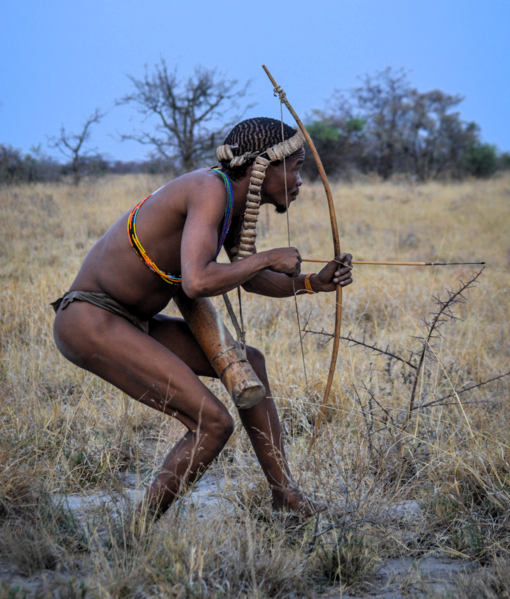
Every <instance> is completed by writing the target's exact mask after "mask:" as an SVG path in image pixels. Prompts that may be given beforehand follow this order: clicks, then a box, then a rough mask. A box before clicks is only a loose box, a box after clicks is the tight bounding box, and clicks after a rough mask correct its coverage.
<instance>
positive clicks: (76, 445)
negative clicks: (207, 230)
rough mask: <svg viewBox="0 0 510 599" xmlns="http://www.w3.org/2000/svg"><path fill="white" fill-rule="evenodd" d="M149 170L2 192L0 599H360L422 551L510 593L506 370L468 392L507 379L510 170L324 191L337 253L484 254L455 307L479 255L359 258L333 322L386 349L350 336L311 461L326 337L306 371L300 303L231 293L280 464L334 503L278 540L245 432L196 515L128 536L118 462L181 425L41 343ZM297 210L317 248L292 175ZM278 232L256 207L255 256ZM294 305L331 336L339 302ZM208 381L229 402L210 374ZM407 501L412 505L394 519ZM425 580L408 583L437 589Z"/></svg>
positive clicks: (308, 353)
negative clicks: (210, 505)
mask: <svg viewBox="0 0 510 599" xmlns="http://www.w3.org/2000/svg"><path fill="white" fill-rule="evenodd" d="M162 183H163V181H162V180H160V179H158V178H155V177H153V178H151V177H147V176H131V175H126V176H116V177H106V178H103V179H101V180H98V181H90V182H88V183H83V184H82V185H81V186H80V187H78V188H74V187H72V186H70V185H66V184H51V185H49V184H48V185H42V184H41V185H34V186H25V187H8V188H3V189H1V190H0V214H1V218H0V223H1V225H0V226H1V237H0V238H1V240H2V242H1V245H0V252H1V257H2V261H1V266H0V273H1V291H0V293H1V300H0V309H1V320H0V336H1V352H2V353H1V362H0V415H1V421H0V423H1V424H0V426H1V429H0V577H1V582H0V597H1V598H7V597H8V598H11V599H14V598H15V597H23V596H24V595H25V594H28V595H30V596H37V597H50V596H58V597H76V598H78V597H80V598H83V597H179V598H180V597H197V598H202V597H260V598H263V597H312V596H317V595H319V594H321V593H326V594H327V596H335V597H337V596H341V594H342V593H348V594H357V595H358V596H360V595H363V594H364V593H371V592H372V590H373V580H375V577H376V576H377V572H378V569H379V568H380V567H381V565H382V564H384V562H385V560H387V559H389V558H396V557H412V558H413V559H417V560H418V559H420V558H421V557H423V556H426V555H433V556H436V557H437V558H440V559H448V560H450V561H452V560H453V561H455V562H458V563H462V564H466V565H468V566H469V567H471V568H474V567H477V568H479V569H478V570H477V573H476V574H465V575H463V576H461V577H460V579H459V580H458V581H457V583H456V584H457V586H456V587H455V588H454V589H453V590H452V591H451V593H452V595H451V596H457V597H508V596H510V574H509V569H510V566H509V565H508V564H510V528H509V527H510V518H509V512H508V510H509V508H510V430H509V426H508V424H509V420H510V411H509V401H510V394H509V390H510V377H508V378H500V379H497V380H494V381H493V382H491V383H489V384H487V385H483V386H479V387H475V388H473V389H471V390H466V389H468V388H469V387H472V386H474V385H477V384H478V383H480V382H483V381H485V380H487V379H490V378H493V377H496V376H498V375H500V374H503V373H506V372H507V371H508V370H509V363H510V360H509V357H510V344H509V334H510V318H509V308H510V237H509V234H508V233H509V223H510V178H496V179H493V180H489V181H476V182H465V183H457V184H448V185H447V184H436V183H429V184H424V185H412V184H409V183H401V184H399V183H391V184H390V183H384V184H382V183H378V182H373V183H356V184H350V185H336V186H334V190H333V191H334V197H335V202H336V206H337V210H338V217H339V221H340V222H341V239H342V249H344V250H345V251H349V252H352V253H353V254H354V256H355V258H356V259H368V260H369V259H372V260H378V259H379V260H384V259H386V260H420V261H422V260H426V261H428V260H453V261H464V260H468V261H471V260H485V261H486V262H487V264H488V267H487V268H486V269H485V270H484V271H483V273H482V274H481V275H480V276H479V278H478V279H477V280H476V283H475V284H473V285H471V286H469V287H468V289H467V290H466V291H465V293H464V296H465V298H466V299H467V300H469V301H466V302H462V301H461V302H460V303H455V298H453V300H452V301H453V303H451V304H448V305H446V306H445V305H444V304H439V305H438V304H437V302H435V300H434V296H436V297H437V296H439V297H440V298H442V299H443V300H447V299H448V297H449V296H448V295H447V291H446V290H447V289H450V290H454V291H455V290H457V289H459V288H460V287H461V283H460V282H459V278H460V279H461V280H462V281H464V282H465V283H466V282H468V281H469V280H470V278H472V277H473V276H474V275H475V274H476V273H477V272H478V269H477V268H476V267H442V268H441V267H422V268H414V267H400V268H397V267H370V266H359V267H357V268H356V269H355V283H354V284H353V285H352V286H351V287H349V288H348V289H346V290H345V291H344V309H343V326H342V334H343V335H344V336H345V337H347V336H352V337H353V338H355V339H357V340H359V341H362V342H363V343H365V344H366V345H369V346H370V345H371V346H375V344H376V345H377V348H380V350H383V351H386V352H388V353H381V352H378V351H376V350H374V349H373V348H372V349H371V348H370V347H366V346H363V345H360V344H356V343H354V342H348V341H343V342H342V345H341V353H340V359H339V363H338V366H337V371H336V378H335V382H334V385H333V390H332V394H331V399H330V403H329V407H328V410H327V413H326V418H325V421H324V423H323V426H322V428H321V432H320V436H319V438H318V440H317V443H316V445H315V446H314V448H313V450H312V451H311V452H310V453H308V451H307V447H308V444H309V442H310V439H311V435H312V432H313V423H314V420H315V418H316V416H317V414H318V406H319V404H320V401H321V398H322V392H323V389H324V385H325V381H326V377H327V371H328V367H329V358H330V344H328V343H326V342H327V341H328V337H327V336H326V335H316V334H307V335H306V336H305V339H304V342H303V346H304V353H305V361H306V369H307V375H308V384H306V382H305V377H304V374H303V367H302V362H301V354H300V348H299V334H298V329H297V325H296V316H295V310H294V301H293V299H287V300H273V299H266V298H262V297H254V296H248V295H247V294H244V295H243V311H244V315H245V320H246V325H247V329H248V341H249V343H251V344H252V345H255V346H257V347H259V348H260V349H262V350H263V351H264V353H265V355H266V358H267V362H268V370H269V376H270V380H271V381H272V385H273V392H274V395H275V399H276V402H277V405H278V407H279V410H280V413H281V417H282V420H283V425H284V429H285V434H286V441H287V445H288V453H289V457H290V461H291V464H292V469H293V472H294V475H295V477H296V479H297V480H298V482H299V484H300V485H301V486H302V487H303V488H304V489H305V490H306V491H307V492H308V493H309V494H310V495H312V496H314V497H316V498H317V499H320V500H322V501H324V502H326V503H327V504H328V507H329V513H328V514H326V515H324V516H321V517H320V518H319V519H316V520H313V521H312V522H310V523H308V524H307V525H305V526H303V527H302V528H299V529H297V530H291V531H289V530H285V529H284V528H283V527H282V526H281V524H280V523H279V522H278V521H277V520H275V519H274V518H273V516H272V514H271V509H270V502H269V493H268V490H267V486H266V484H265V482H264V480H263V476H262V473H261V471H260V468H259V467H258V465H257V463H256V461H255V460H254V457H253V454H252V453H251V451H250V446H249V443H248V441H247V437H246V435H245V434H244V432H243V430H242V429H241V427H240V426H239V424H238V425H237V426H236V430H235V433H234V435H233V437H232V439H231V440H230V441H229V443H228V446H227V447H226V448H225V450H224V451H223V453H222V455H221V457H220V458H219V460H218V461H217V462H216V463H215V464H214V465H213V466H212V469H211V470H212V474H213V475H214V476H215V477H216V478H217V480H221V481H222V483H221V485H222V491H221V498H220V500H219V501H218V502H217V505H216V507H215V509H214V510H212V512H210V513H209V515H208V521H207V525H205V524H204V519H203V518H200V515H199V511H200V506H199V505H197V504H196V502H194V501H193V500H192V499H191V498H192V497H193V496H192V495H190V494H188V496H187V497H186V498H184V499H183V500H181V501H180V502H179V503H177V504H176V505H175V506H174V507H173V508H172V509H171V510H170V511H169V512H168V513H167V514H166V515H165V517H164V518H163V519H162V520H161V521H159V522H158V523H156V524H152V523H147V525H146V526H144V525H143V523H142V524H140V523H137V524H136V530H135V524H134V522H135V521H134V520H132V508H131V504H130V502H129V501H128V499H127V498H126V495H125V492H124V490H123V489H124V488H125V486H126V482H125V481H126V473H131V474H133V473H135V474H136V477H135V478H137V480H138V481H139V482H140V483H141V484H148V482H149V481H150V479H151V476H152V475H153V472H154V471H155V469H157V468H158V465H159V464H160V463H161V460H162V458H163V455H164V454H165V452H166V451H167V450H168V449H169V447H170V446H171V445H172V444H173V443H174V442H175V440H176V439H177V438H178V437H179V435H180V434H181V433H182V430H181V428H180V425H178V423H176V422H174V421H172V419H170V418H167V417H164V416H162V415H161V414H159V413H157V412H155V411H151V410H150V409H149V408H146V407H144V406H142V405H139V404H138V403H137V402H135V401H133V400H131V399H129V398H127V397H125V396H124V395H123V394H122V393H120V392H119V391H117V390H116V389H114V388H113V387H111V386H110V385H108V384H106V383H104V382H103V381H101V380H99V379H97V378H95V377H94V376H92V375H90V374H89V373H86V372H83V371H81V370H79V369H77V368H75V367H74V366H72V365H71V364H69V363H67V362H66V361H65V360H64V359H63V358H62V356H60V354H59V353H58V351H57V350H56V348H55V346H54V343H53V338H52V323H53V311H52V309H51V307H50V306H49V305H48V304H49V302H50V301H53V300H54V299H56V298H57V297H58V296H59V295H61V294H62V292H64V291H65V290H66V289H67V288H68V286H69V285H70V283H71V282H72V280H73V277H74V275H75V273H76V272H77V270H78V268H79V266H80V264H81V262H82V260H83V258H84V257H85V255H86V253H87V251H88V250H89V249H90V247H91V246H92V245H93V243H94V242H95V241H96V240H97V239H98V238H99V237H100V236H101V235H102V234H103V233H104V232H105V231H106V230H107V228H108V227H109V226H110V225H111V224H112V223H113V222H114V220H116V219H117V218H118V216H119V215H120V214H121V213H123V212H124V211H126V210H127V209H128V208H130V207H132V206H133V205H134V204H135V203H136V202H138V201H139V200H140V198H143V197H145V196H146V195H147V194H148V193H150V192H151V191H153V190H154V189H156V188H158V187H159V186H160V185H161V184H162ZM290 216H291V234H292V243H293V245H296V246H297V247H298V248H299V249H300V251H301V254H302V256H304V257H319V258H320V257H323V258H328V257H330V256H331V252H332V249H331V247H332V243H331V239H330V233H329V216H328V213H327V207H326V202H325V200H324V199H323V192H322V189H321V187H320V186H319V185H315V184H313V185H304V186H303V190H302V194H301V195H300V198H299V201H298V202H297V203H296V204H294V205H293V206H292V208H291V211H290ZM284 245H287V227H286V219H285V216H283V217H282V216H279V215H276V214H275V213H274V212H269V211H265V210H263V214H262V218H261V224H260V237H259V241H258V247H259V250H263V249H268V248H271V247H277V246H284ZM307 266H309V269H310V270H312V269H313V265H307ZM233 296H234V294H232V297H233ZM457 299H458V298H457ZM214 303H215V305H216V306H217V308H218V310H220V311H221V313H222V315H223V317H224V319H225V322H227V324H228V317H227V315H226V313H225V310H224V308H223V306H222V303H221V302H220V301H219V299H218V298H216V299H214ZM298 304H299V309H300V316H301V324H302V327H303V328H306V329H308V330H313V331H317V332H321V331H323V330H324V331H326V332H328V331H331V330H332V329H333V314H334V297H333V294H327V295H326V294H324V295H320V296H319V295H318V296H303V297H299V298H298ZM439 308H443V315H444V316H445V319H443V318H442V317H441V318H440V319H439V321H438V322H437V324H438V325H439V329H438V333H439V334H437V335H435V334H433V335H432V336H431V337H430V339H429V341H428V342H426V343H425V342H423V338H424V337H425V338H426V337H427V334H428V330H429V328H430V326H429V325H427V324H425V323H424V321H427V322H429V323H430V322H432V319H433V315H434V313H437V310H438V309H439ZM450 309H451V311H452V312H453V315H454V316H456V317H457V318H459V319H460V320H453V319H451V318H449V317H448V313H449V310H450ZM168 311H169V313H170V314H176V313H177V312H176V310H175V307H173V306H170V307H169V310H168ZM431 315H432V316H431ZM423 348H425V351H423ZM388 354H392V355H393V357H392V356H391V355H388ZM207 383H208V384H210V385H211V386H212V388H213V389H214V390H215V391H216V392H217V393H218V394H219V396H220V397H221V398H222V399H223V400H224V401H225V403H226V404H227V405H228V406H229V409H231V411H232V413H233V414H234V415H235V410H234V409H233V407H232V404H231V403H230V400H229V399H228V398H227V397H226V394H225V393H224V392H223V391H222V389H221V388H220V386H219V385H218V383H217V382H215V381H212V380H208V381H207ZM463 390H466V391H465V392H463V393H460V392H461V391H463ZM434 402H436V403H434ZM426 404H427V405H426ZM131 478H133V477H131ZM84 493H86V494H90V493H105V494H110V495H112V496H113V497H115V498H116V501H114V502H105V503H103V504H100V505H99V506H96V508H95V509H89V510H88V511H86V512H84V513H81V514H77V513H76V512H73V511H71V510H70V508H69V502H68V501H67V499H66V498H67V497H68V496H69V495H76V494H84ZM190 497H191V498H190ZM411 502H414V503H411ZM409 505H414V506H416V505H418V506H419V508H418V509H417V510H416V509H413V511H412V514H411V517H406V510H405V509H403V506H404V507H405V506H409ZM480 568H482V569H480ZM419 582H420V581H419V580H418V582H416V581H415V583H416V584H414V586H413V584H411V583H410V582H409V581H408V582H407V583H406V584H407V586H406V585H405V584H404V587H405V588H401V591H402V592H404V593H409V594H410V595H413V594H414V593H417V592H418V591H421V592H424V593H425V594H427V592H428V593H429V595H430V594H431V593H432V594H434V593H436V591H434V590H432V591H431V590H430V589H427V588H426V585H424V584H422V586H421V587H420V585H419Z"/></svg>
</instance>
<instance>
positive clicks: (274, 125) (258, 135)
mask: <svg viewBox="0 0 510 599" xmlns="http://www.w3.org/2000/svg"><path fill="white" fill-rule="evenodd" d="M295 134H296V130H295V129H293V128H292V127H290V126H289V125H286V124H285V123H283V139H282V122H281V121H278V120H276V119H270V118H267V117H256V118H252V119H246V120H245V121H241V122H240V123H239V124H237V125H236V126H235V127H234V128H233V129H232V131H231V132H230V133H229V134H228V135H227V137H226V138H225V141H224V142H223V143H224V144H228V145H229V146H230V147H231V148H232V152H233V154H234V156H241V155H242V154H245V153H246V152H250V153H251V152H262V151H263V150H267V149H268V148H271V147H272V146H275V145H276V144H278V143H280V142H281V141H284V140H287V139H290V138H291V137H293V136H294V135H295ZM262 156H264V153H263V154H262ZM254 161H255V157H253V158H250V159H248V160H246V161H245V162H244V163H243V164H241V165H239V166H235V167H233V166H231V165H230V161H229V160H220V164H221V166H222V170H223V172H224V173H225V174H226V175H228V176H229V177H230V179H232V181H239V180H240V179H242V178H243V177H244V176H245V175H246V172H247V171H248V168H249V167H250V166H251V165H252V164H253V162H254ZM279 162H280V161H272V162H271V164H273V165H277V164H278V163H279Z"/></svg>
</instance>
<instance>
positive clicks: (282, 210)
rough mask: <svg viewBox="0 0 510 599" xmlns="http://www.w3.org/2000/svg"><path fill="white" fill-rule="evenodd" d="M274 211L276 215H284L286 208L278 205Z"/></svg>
mask: <svg viewBox="0 0 510 599" xmlns="http://www.w3.org/2000/svg"><path fill="white" fill-rule="evenodd" d="M274 209H275V212H277V213H278V214H285V213H286V212H287V206H280V205H279V204H278V205H277V206H275V208H274Z"/></svg>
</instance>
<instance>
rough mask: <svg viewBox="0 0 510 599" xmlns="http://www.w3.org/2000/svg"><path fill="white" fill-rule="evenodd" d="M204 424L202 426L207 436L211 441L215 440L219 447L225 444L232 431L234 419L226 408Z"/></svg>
mask: <svg viewBox="0 0 510 599" xmlns="http://www.w3.org/2000/svg"><path fill="white" fill-rule="evenodd" d="M204 424H205V426H204V427H203V428H204V429H205V432H206V434H207V436H208V437H209V438H210V440H211V441H213V442H217V444H218V445H219V446H220V447H223V446H224V445H225V443H226V442H227V441H228V440H229V439H230V437H231V436H232V433H233V432H234V420H233V418H232V416H231V415H230V414H229V413H228V412H227V411H226V410H225V411H221V412H219V413H218V414H215V416H214V417H212V418H210V419H209V421H208V422H207V423H205V422H204Z"/></svg>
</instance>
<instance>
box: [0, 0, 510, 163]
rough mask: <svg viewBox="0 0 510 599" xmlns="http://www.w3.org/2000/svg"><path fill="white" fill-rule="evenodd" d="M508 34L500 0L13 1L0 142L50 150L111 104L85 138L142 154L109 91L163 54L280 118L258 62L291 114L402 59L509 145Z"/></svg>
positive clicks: (126, 155) (4, 23)
mask: <svg viewBox="0 0 510 599" xmlns="http://www.w3.org/2000/svg"><path fill="white" fill-rule="evenodd" d="M509 31H510V1H509V0H485V2H482V1H481V0H477V1H474V0H428V1H424V0H413V1H411V0H407V1H402V0H386V1H385V2H383V1H376V0H336V1H332V0H331V1H330V0H314V1H310V2H303V1H295V2H291V1H290V0H279V1H277V2H276V1H275V2H266V1H263V0H262V1H261V2H258V3H256V2H239V1H237V2H230V1H228V2H227V1H222V0H217V1H216V2H204V1H203V0H193V1H192V2H189V1H188V2H186V1H181V2H175V1H173V0H172V1H169V0H145V1H144V2H140V1H139V0H138V1H135V0H122V1H120V0H101V1H98V0H88V2H70V1H69V0H67V1H65V2H64V1H62V0H46V1H45V2H41V1H40V0H39V1H35V0H31V1H28V0H17V1H14V0H10V1H8V2H4V3H3V6H2V14H1V20H0V143H9V144H11V145H13V146H14V147H17V148H20V149H22V150H24V151H28V149H29V148H30V146H32V145H36V144H38V143H41V144H42V149H43V150H45V151H49V150H48V148H47V146H46V140H47V136H48V135H52V134H56V133H58V131H59V128H60V126H61V125H62V124H64V125H65V126H66V128H68V129H69V130H71V131H72V130H75V129H79V127H80V124H81V123H82V122H83V120H84V119H85V117H86V116H88V115H89V114H91V113H92V112H93V111H94V109H95V108H96V107H99V108H101V109H103V110H106V109H109V112H108V114H107V116H106V117H105V118H104V120H103V121H102V123H101V124H100V125H97V126H96V127H95V128H94V129H93V131H92V135H93V140H92V141H93V145H95V146H97V147H98V149H99V150H100V151H101V152H103V153H104V154H105V155H106V156H108V157H109V158H111V159H114V158H119V159H122V160H129V159H141V158H143V157H144V156H145V155H146V153H147V149H146V148H144V147H142V146H139V145H138V144H136V143H135V142H124V143H121V142H120V141H119V140H118V135H119V134H120V133H128V132H129V131H131V130H132V128H133V126H136V125H137V124H138V123H139V121H138V117H137V116H136V113H135V112H134V110H132V109H130V108H129V107H121V108H114V107H113V105H114V100H115V98H118V97H120V96H122V95H123V94H125V93H127V92H128V91H129V90H130V82H129V80H128V78H127V76H126V75H127V74H131V75H134V76H141V75H142V74H143V71H144V65H145V64H147V65H149V67H150V66H151V65H154V64H155V63H156V62H158V61H159V59H160V57H165V59H166V60H167V62H168V63H169V64H170V65H173V64H176V63H177V64H178V65H179V70H180V72H181V73H182V74H183V75H186V74H188V73H189V72H191V70H192V68H193V67H194V65H197V64H202V65H204V66H206V67H208V68H212V67H217V68H218V69H219V70H220V71H222V72H224V73H225V75H227V76H228V77H230V78H236V79H239V80H240V81H243V82H244V81H246V80H247V79H253V84H252V87H251V97H250V101H252V102H257V106H256V107H255V108H254V109H252V110H251V111H250V112H249V113H248V114H247V116H274V117H279V104H278V102H277V101H276V100H275V99H274V98H273V94H272V90H271V85H270V83H269V81H268V80H267V78H266V76H265V74H264V73H263V71H262V69H261V64H262V63H265V64H267V65H268V67H269V68H270V70H271V71H272V73H273V75H274V76H275V78H276V80H277V81H278V82H279V83H280V85H282V87H284V89H285V90H286V92H287V95H288V97H289V99H290V101H291V102H292V104H293V105H294V107H295V109H296V110H297V112H298V114H300V115H302V116H304V115H306V113H307V112H308V111H310V110H311V109H313V108H321V107H322V106H323V104H324V101H325V100H326V99H327V98H328V97H329V96H330V95H331V94H332V92H333V91H334V89H335V88H340V89H347V88H350V87H352V86H354V85H356V83H357V77H358V76H360V75H363V74H364V73H369V74H373V73H374V72H375V71H376V70H382V69H384V68H385V67H387V66H392V67H395V68H399V67H404V68H405V69H407V70H408V72H409V78H410V80H411V82H412V84H413V85H414V86H416V87H417V88H418V89H419V90H420V91H428V90H430V89H434V88H439V89H442V90H443V91H446V92H449V93H458V94H461V95H463V96H465V98H466V99H465V101H464V102H463V103H462V104H461V106H460V111H461V114H462V117H463V118H464V119H465V120H474V121H476V122H477V123H479V124H480V125H481V127H482V136H483V139H484V140H485V141H489V142H491V143H495V144H497V145H498V146H499V148H500V149H501V150H505V151H509V150H510V123H509V122H510V119H509V104H510V103H509V91H510V34H509ZM287 120H288V121H289V122H290V123H291V121H292V119H291V117H290V116H288V117H287ZM50 153H51V152H50Z"/></svg>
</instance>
